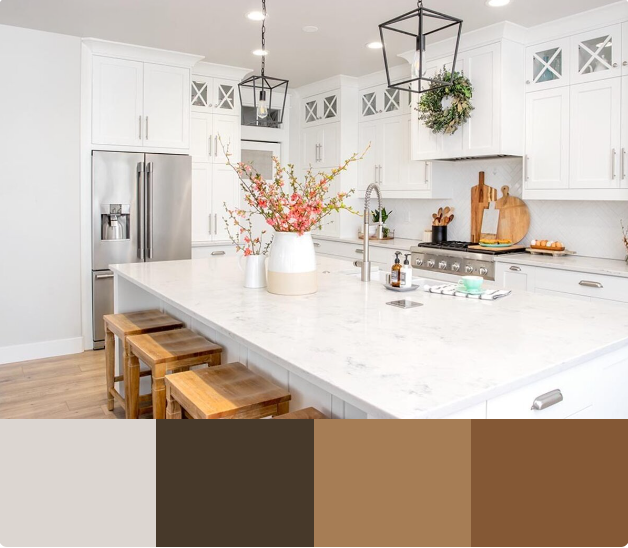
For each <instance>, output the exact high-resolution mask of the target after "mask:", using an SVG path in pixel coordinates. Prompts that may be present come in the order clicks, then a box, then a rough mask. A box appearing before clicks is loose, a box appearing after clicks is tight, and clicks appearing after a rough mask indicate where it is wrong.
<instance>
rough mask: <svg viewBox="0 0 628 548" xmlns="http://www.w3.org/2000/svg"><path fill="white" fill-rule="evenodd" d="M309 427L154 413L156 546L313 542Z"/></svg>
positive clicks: (139, 497) (311, 436) (311, 433)
mask: <svg viewBox="0 0 628 548" xmlns="http://www.w3.org/2000/svg"><path fill="white" fill-rule="evenodd" d="M324 422H332V421H324ZM313 429H314V421H273V420H257V421H253V420H242V421H231V420H225V421H220V420H217V421H191V420H188V421H157V546H313V543H314V431H313ZM141 465H142V463H141V462H138V463H137V466H141ZM136 496H137V504H142V494H141V493H136Z"/></svg>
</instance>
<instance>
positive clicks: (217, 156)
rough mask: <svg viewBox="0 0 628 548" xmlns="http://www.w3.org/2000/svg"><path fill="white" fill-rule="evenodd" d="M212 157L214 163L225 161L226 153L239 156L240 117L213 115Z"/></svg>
mask: <svg viewBox="0 0 628 548" xmlns="http://www.w3.org/2000/svg"><path fill="white" fill-rule="evenodd" d="M213 152H214V157H213V162H214V163H216V164H226V163H227V153H229V154H231V155H233V156H234V157H236V158H239V157H240V119H239V118H238V117H236V116H231V115H225V114H218V115H215V116H214V148H213Z"/></svg>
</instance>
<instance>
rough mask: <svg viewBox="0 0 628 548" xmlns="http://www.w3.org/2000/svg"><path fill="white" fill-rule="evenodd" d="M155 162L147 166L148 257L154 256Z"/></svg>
mask: <svg viewBox="0 0 628 548" xmlns="http://www.w3.org/2000/svg"><path fill="white" fill-rule="evenodd" d="M153 172H154V166H153V162H149V163H148V164H147V166H146V258H147V259H152V258H153Z"/></svg>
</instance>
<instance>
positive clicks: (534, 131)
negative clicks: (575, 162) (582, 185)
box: [525, 87, 569, 190]
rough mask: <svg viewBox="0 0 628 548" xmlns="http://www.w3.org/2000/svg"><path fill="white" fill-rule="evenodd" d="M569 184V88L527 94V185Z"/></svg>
mask: <svg viewBox="0 0 628 548" xmlns="http://www.w3.org/2000/svg"><path fill="white" fill-rule="evenodd" d="M568 187H569V88H568V87H562V88H556V89H548V90H545V91H536V92H533V93H528V94H527V95H526V157H525V188H526V189H529V190H534V189H559V188H568Z"/></svg>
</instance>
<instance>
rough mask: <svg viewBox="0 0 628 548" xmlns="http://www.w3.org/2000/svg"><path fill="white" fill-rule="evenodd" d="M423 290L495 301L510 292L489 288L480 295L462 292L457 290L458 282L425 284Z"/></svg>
mask: <svg viewBox="0 0 628 548" xmlns="http://www.w3.org/2000/svg"><path fill="white" fill-rule="evenodd" d="M423 291H425V292H427V293H436V294H438V295H447V296H450V297H463V298H465V299H478V300H481V301H496V300H497V299H502V298H503V297H508V295H510V294H511V293H512V291H509V290H507V289H489V290H487V291H485V292H484V293H482V294H480V295H470V294H468V293H462V292H460V291H458V284H443V285H433V286H429V285H426V286H424V287H423Z"/></svg>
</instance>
